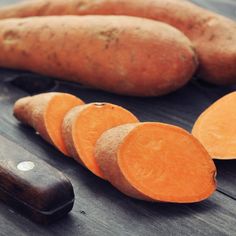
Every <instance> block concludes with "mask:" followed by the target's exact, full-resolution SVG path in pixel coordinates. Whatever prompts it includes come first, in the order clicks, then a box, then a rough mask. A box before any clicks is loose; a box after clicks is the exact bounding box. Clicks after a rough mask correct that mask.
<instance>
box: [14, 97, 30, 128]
mask: <svg viewBox="0 0 236 236" xmlns="http://www.w3.org/2000/svg"><path fill="white" fill-rule="evenodd" d="M31 98H32V97H30V96H29V97H24V98H21V99H19V100H17V101H16V103H15V104H14V107H13V115H14V116H15V117H16V118H17V119H18V120H20V121H21V122H22V123H24V124H27V125H31V124H30V122H31V118H30V116H31V115H30V114H31V107H30V105H29V103H30V101H31Z"/></svg>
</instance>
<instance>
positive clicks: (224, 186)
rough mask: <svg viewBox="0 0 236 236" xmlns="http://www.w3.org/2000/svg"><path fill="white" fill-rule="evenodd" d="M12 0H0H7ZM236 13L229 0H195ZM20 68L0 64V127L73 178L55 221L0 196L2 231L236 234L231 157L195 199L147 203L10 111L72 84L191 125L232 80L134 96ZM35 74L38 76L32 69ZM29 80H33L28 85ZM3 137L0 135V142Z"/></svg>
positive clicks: (155, 117)
mask: <svg viewBox="0 0 236 236" xmlns="http://www.w3.org/2000/svg"><path fill="white" fill-rule="evenodd" d="M10 2H13V0H0V4H3V3H4V4H6V3H7V4H9V3H10ZM193 2H196V3H198V4H199V5H203V6H205V7H208V8H210V9H212V10H214V11H218V12H221V13H222V14H225V15H227V16H230V17H232V18H234V19H236V15H235V12H236V3H235V2H234V1H232V0H227V1H223V0H221V1H220V0H208V1H204V0H193ZM35 76H37V75H32V74H30V73H25V72H18V71H6V70H1V71H0V111H1V112H0V135H3V136H5V137H7V138H8V139H9V140H12V141H13V142H15V143H17V144H18V145H20V146H22V147H23V148H24V149H26V150H28V151H29V152H31V153H33V154H34V155H37V156H38V157H40V158H42V159H43V160H45V161H47V162H48V163H49V164H51V165H53V166H55V167H56V168H58V169H59V170H61V171H63V172H64V173H65V174H66V175H67V176H68V177H69V179H70V180H71V181H72V184H73V185H74V188H75V189H74V190H75V194H76V202H75V206H74V209H73V211H72V212H71V213H70V214H69V215H68V216H67V217H66V218H64V219H62V220H61V221H59V222H58V223H56V224H54V225H51V226H46V227H41V226H38V225H36V224H34V223H32V222H30V221H28V220H27V219H26V218H24V217H22V216H21V215H19V214H18V213H16V212H14V211H13V210H12V209H11V208H9V207H8V206H7V205H5V204H3V203H1V202H0V235H4V236H5V235H13V236H15V235H16V236H21V235H30V236H31V235H63V236H64V235H88V236H93V235H95V236H96V235H98V236H100V235H102V236H103V235H104V236H106V235H122V236H123V235H135V236H138V235H145V236H146V235H147V236H149V235H150V236H151V235H177V236H178V235H194V236H195V235H236V234H235V232H236V204H235V199H236V187H235V186H236V172H235V169H236V162H235V161H229V162H222V161H216V165H217V169H218V177H217V179H218V183H219V184H218V191H217V192H216V193H215V194H214V195H213V196H212V197H211V198H210V199H208V200H206V201H204V202H201V203H198V204H181V205H176V204H163V203H155V204H153V203H145V202H142V201H138V200H133V199H131V198H128V197H126V196H124V195H123V194H121V193H120V192H118V191H117V190H115V189H114V188H113V187H112V186H111V185H110V184H108V183H107V182H105V181H102V180H100V179H99V178H97V177H96V176H94V175H92V174H91V173H90V172H89V171H87V170H86V169H84V168H83V167H81V166H79V165H77V164H76V163H75V161H73V160H71V159H68V158H65V157H64V156H63V155H62V154H61V153H59V152H58V151H57V150H56V149H54V148H53V147H52V146H51V145H49V144H47V143H46V142H45V141H43V140H42V139H41V138H40V137H39V136H38V135H37V134H36V133H35V132H34V131H33V129H31V128H29V127H26V126H23V125H21V124H19V123H18V122H17V121H16V120H15V119H14V117H13V116H12V105H13V104H14V102H15V101H16V100H17V99H18V98H20V97H23V96H26V95H28V94H35V93H38V92H44V91H59V92H69V93H72V94H74V95H77V96H79V97H80V98H82V99H83V100H85V102H94V101H98V102H104V101H105V102H113V103H115V104H118V105H122V106H124V107H125V108H128V109H129V110H130V111H132V112H134V114H135V115H137V116H138V118H140V119H141V120H142V121H161V122H167V123H170V124H175V125H179V126H181V127H183V128H185V129H188V130H191V128H192V125H193V123H194V121H195V119H196V118H197V116H198V115H199V114H200V113H201V112H202V111H203V110H204V109H205V108H206V107H208V106H209V105H210V104H212V103H213V102H214V101H215V100H217V99H218V98H220V97H221V96H223V95H225V94H226V93H229V92H231V91H235V89H236V87H217V86H212V85H209V84H206V83H202V82H198V81H196V80H193V81H192V82H191V83H189V84H188V85H187V86H185V87H184V88H183V89H181V90H179V91H177V92H175V93H173V94H170V95H168V96H164V97H161V98H145V99H144V98H134V97H124V96H117V95H112V94H109V93H105V92H101V91H95V90H92V89H88V88H85V87H83V86H80V85H75V84H73V83H66V82H58V81H53V80H52V79H49V78H44V77H39V78H40V79H42V80H41V81H40V82H37V83H36V82H35V81H34V79H35ZM37 77H38V76H37ZM29 84H30V86H29ZM0 145H1V143H0Z"/></svg>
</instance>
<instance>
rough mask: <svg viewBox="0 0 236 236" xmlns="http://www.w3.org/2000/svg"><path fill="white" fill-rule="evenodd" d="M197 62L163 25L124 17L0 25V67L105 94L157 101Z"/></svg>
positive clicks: (66, 18)
mask: <svg viewBox="0 0 236 236" xmlns="http://www.w3.org/2000/svg"><path fill="white" fill-rule="evenodd" d="M197 65H198V62H197V58H196V55H195V52H194V50H193V47H192V44H191V42H190V41H189V39H188V38H187V37H186V36H184V35H183V34H182V33H181V32H180V31H178V30H177V29H175V28H173V27H172V26H169V25H167V24H164V23H160V22H157V21H153V20H148V19H143V18H138V17H129V16H61V17H57V16H56V17H53V16H51V17H32V18H24V19H7V20H2V21H0V66H1V67H7V68H14V69H23V70H29V71H33V72H38V73H40V74H43V75H48V76H54V77H58V78H60V79H64V80H69V81H75V82H80V83H82V84H85V85H88V86H91V87H93V88H98V89H102V90H106V91H109V92H114V93H119V94H126V95H136V96H156V95H162V94H166V93H169V92H171V91H174V90H176V89H178V88H180V87H181V86H183V85H184V84H186V83H187V82H188V81H189V80H190V79H191V77H192V75H193V74H194V72H195V70H196V68H197Z"/></svg>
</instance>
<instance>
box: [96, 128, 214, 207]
mask: <svg viewBox="0 0 236 236" xmlns="http://www.w3.org/2000/svg"><path fill="white" fill-rule="evenodd" d="M124 129H126V130H127V132H126V131H125V132H124ZM124 133H125V135H124ZM106 143H109V146H110V149H109V150H107V149H108V148H107V147H108V145H107V144H106ZM96 160H97V163H98V164H99V166H100V168H101V169H102V171H103V172H104V173H106V177H107V179H108V180H109V181H110V182H111V183H112V184H113V185H114V186H115V187H117V188H118V189H119V190H121V191H122V192H123V193H125V194H127V195H129V196H131V197H135V198H138V199H142V200H150V201H163V202H176V203H192V202H199V201H201V200H204V199H206V198H208V197H209V196H210V195H211V194H212V193H213V192H214V191H215V189H216V181H215V175H216V168H215V165H214V163H213V161H212V159H211V157H210V156H209V154H208V153H207V151H206V150H205V149H204V147H203V146H202V145H201V144H200V143H199V142H198V140H197V139H195V138H194V137H193V136H192V135H191V134H189V133H188V132H186V131H184V130H183V129H181V128H178V127H174V126H171V125H166V124H161V123H140V124H138V125H136V126H134V127H131V129H127V126H126V125H122V126H119V127H117V128H114V129H111V130H109V131H107V132H105V133H104V134H103V135H102V136H101V138H100V139H99V140H98V143H97V147H96Z"/></svg>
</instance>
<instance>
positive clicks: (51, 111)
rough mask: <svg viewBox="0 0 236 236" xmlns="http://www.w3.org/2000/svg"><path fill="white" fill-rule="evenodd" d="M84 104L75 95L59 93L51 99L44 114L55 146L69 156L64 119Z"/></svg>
mask: <svg viewBox="0 0 236 236" xmlns="http://www.w3.org/2000/svg"><path fill="white" fill-rule="evenodd" d="M82 104H84V102H83V101H82V100H80V99H79V98H77V97H75V96H73V95H70V94H64V93H58V94H56V95H55V96H54V97H53V98H52V99H51V101H50V103H49V104H48V107H47V109H46V111H45V113H44V119H45V124H46V128H47V131H48V134H49V136H50V138H51V140H52V142H53V144H54V145H55V146H56V147H57V148H58V150H59V151H61V152H62V153H64V154H65V155H67V156H68V155H69V153H68V151H67V149H66V145H65V142H64V140H63V137H62V123H63V119H64V117H65V115H66V113H67V112H68V111H69V110H71V109H72V108H73V107H75V106H78V105H82Z"/></svg>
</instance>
